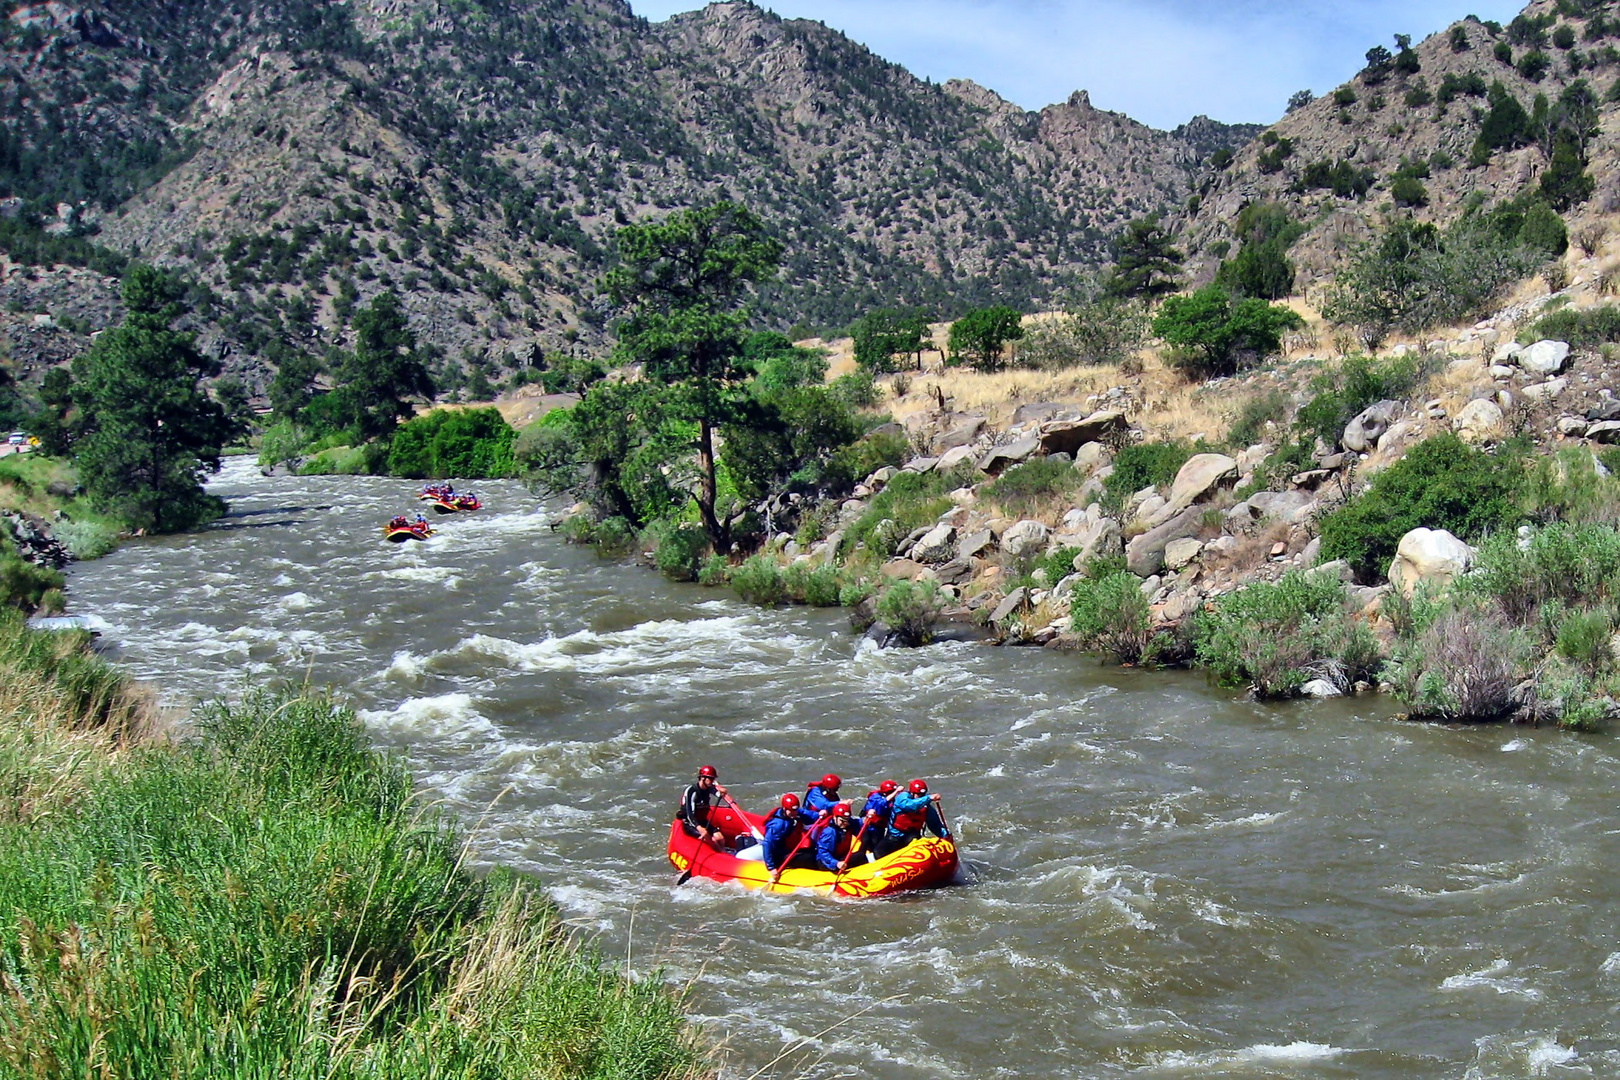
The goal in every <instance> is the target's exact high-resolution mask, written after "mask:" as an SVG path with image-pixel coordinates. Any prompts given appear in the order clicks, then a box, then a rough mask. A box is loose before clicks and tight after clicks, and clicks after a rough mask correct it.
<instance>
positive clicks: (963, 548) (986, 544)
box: [956, 529, 996, 559]
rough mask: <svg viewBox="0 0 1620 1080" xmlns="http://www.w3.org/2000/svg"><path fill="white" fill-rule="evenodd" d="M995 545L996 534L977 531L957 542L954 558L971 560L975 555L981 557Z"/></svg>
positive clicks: (982, 530)
mask: <svg viewBox="0 0 1620 1080" xmlns="http://www.w3.org/2000/svg"><path fill="white" fill-rule="evenodd" d="M995 543H996V534H995V533H993V532H991V531H990V530H989V529H979V530H978V531H976V532H971V533H968V534H967V535H966V536H964V537H962V538H961V539H960V540H958V541H957V544H956V557H957V558H958V559H971V558H973V557H974V556H976V555H983V554H984V553H985V552H986V551H989V550H990V548H992V547H994V546H995Z"/></svg>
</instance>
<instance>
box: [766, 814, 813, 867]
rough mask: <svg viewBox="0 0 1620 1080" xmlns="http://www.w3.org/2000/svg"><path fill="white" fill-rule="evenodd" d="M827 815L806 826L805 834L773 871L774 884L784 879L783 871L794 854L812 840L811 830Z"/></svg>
mask: <svg viewBox="0 0 1620 1080" xmlns="http://www.w3.org/2000/svg"><path fill="white" fill-rule="evenodd" d="M826 817H827V815H826V814H822V815H821V817H820V818H817V819H816V823H815V825H807V826H805V829H804V835H803V836H801V837H799V842H798V843H797V844H795V845H794V847H793V850H792V851H790V852H788V853H787V855H786V856H785V857H784V858H783V859H782V863H781V865H779V866H778V867H777V868H776V869H775V870H772V871H771V884H772V885H775V884H776V883H777V882H779V881H781V880H782V871H784V870H786V869H787V865H788V863H789V862H791V861H793V856H795V855H797V854H798V853H799V852H801V851H803V850H804V845H806V844H808V843H809V842H810V836H811V830H812V829H814V828H815V827H816V825H820V824H821V823H822V821H824V820H825V819H826Z"/></svg>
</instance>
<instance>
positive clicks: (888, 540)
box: [839, 466, 972, 559]
mask: <svg viewBox="0 0 1620 1080" xmlns="http://www.w3.org/2000/svg"><path fill="white" fill-rule="evenodd" d="M969 468H971V466H969ZM971 481H972V478H971V477H970V476H968V475H967V473H966V472H965V471H963V472H950V473H939V472H929V473H912V472H900V473H896V474H895V475H894V477H893V478H892V479H891V480H890V481H889V482H888V484H887V485H885V486H884V488H883V490H882V491H880V492H878V493H877V494H876V495H874V496H872V501H871V502H870V503H868V504H867V507H866V512H865V513H863V514H862V515H861V516H860V517H859V518H857V519H856V520H855V523H854V524H853V525H851V526H850V527H849V529H848V530H847V531H846V532H845V533H844V540H843V544H842V546H841V547H840V549H839V551H840V554H842V555H844V556H845V557H846V558H847V557H849V556H850V555H851V554H853V553H854V552H855V551H857V550H859V549H860V548H861V547H862V545H864V546H865V549H866V550H867V551H869V552H871V553H872V554H873V555H874V556H876V557H877V558H880V559H886V558H888V557H889V556H890V555H893V554H894V548H895V545H896V544H898V543H899V542H900V541H901V540H904V539H905V538H906V537H907V536H908V535H909V534H910V533H911V532H912V531H913V530H915V529H917V528H918V527H920V526H922V525H927V524H929V523H930V522H934V521H938V520H939V516H940V515H941V514H943V513H945V512H946V511H947V510H949V509H950V508H951V507H952V506H953V505H954V504H953V503H952V502H951V500H950V499H948V498H946V493H947V492H950V491H954V490H955V489H956V488H958V487H961V486H962V485H963V484H964V483H970V482H971Z"/></svg>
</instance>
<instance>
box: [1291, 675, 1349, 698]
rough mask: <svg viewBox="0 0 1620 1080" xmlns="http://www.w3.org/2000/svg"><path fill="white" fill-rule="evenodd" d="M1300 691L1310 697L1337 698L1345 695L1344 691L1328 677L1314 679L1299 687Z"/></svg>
mask: <svg viewBox="0 0 1620 1080" xmlns="http://www.w3.org/2000/svg"><path fill="white" fill-rule="evenodd" d="M1299 692H1300V693H1301V694H1302V695H1303V696H1305V697H1308V698H1336V697H1344V691H1343V690H1340V689H1339V688H1338V687H1337V686H1334V685H1333V684H1332V683H1330V682H1328V681H1327V680H1326V679H1312V680H1311V681H1310V682H1308V683H1306V684H1305V685H1304V686H1302V687H1300V688H1299Z"/></svg>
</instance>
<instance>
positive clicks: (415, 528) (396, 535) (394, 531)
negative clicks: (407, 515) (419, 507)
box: [383, 521, 433, 544]
mask: <svg viewBox="0 0 1620 1080" xmlns="http://www.w3.org/2000/svg"><path fill="white" fill-rule="evenodd" d="M432 535H433V529H432V528H431V527H429V526H428V525H427V523H426V522H418V521H412V522H407V523H406V524H403V525H401V524H398V523H397V522H393V521H390V522H389V523H388V524H387V525H384V526H383V537H384V539H386V540H387V541H388V542H389V543H391V544H403V543H404V542H405V541H407V540H426V539H427V538H428V537H430V536H432Z"/></svg>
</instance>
